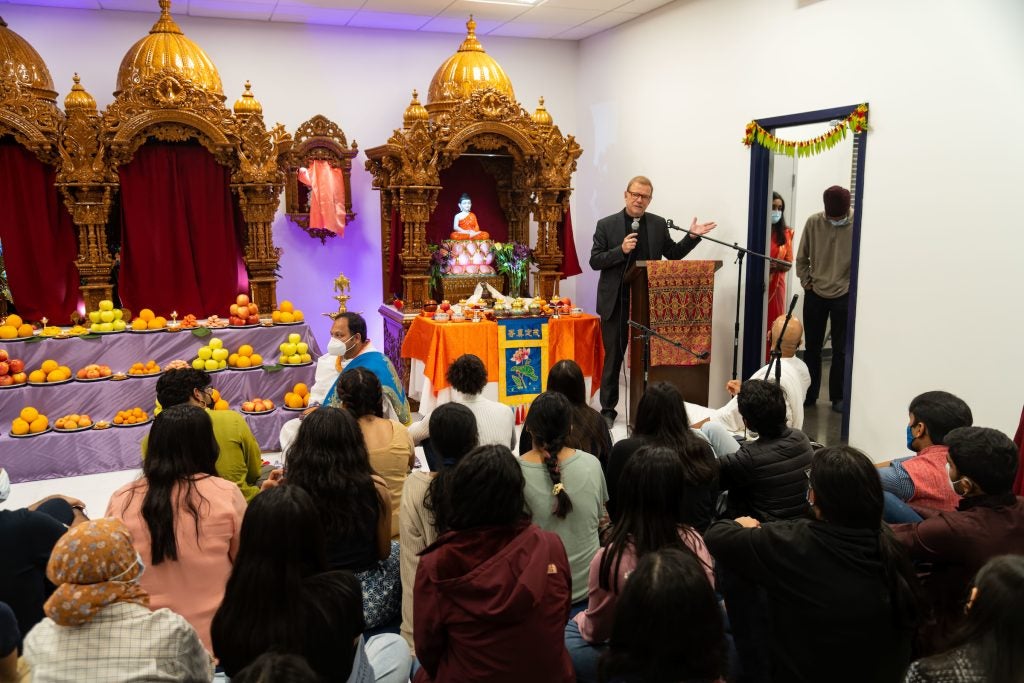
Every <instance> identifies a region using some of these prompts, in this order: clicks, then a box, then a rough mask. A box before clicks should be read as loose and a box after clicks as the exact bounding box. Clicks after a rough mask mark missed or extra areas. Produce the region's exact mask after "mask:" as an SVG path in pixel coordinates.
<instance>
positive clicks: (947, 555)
mask: <svg viewBox="0 0 1024 683" xmlns="http://www.w3.org/2000/svg"><path fill="white" fill-rule="evenodd" d="M946 445H947V446H948V447H949V454H948V456H947V457H948V464H947V467H948V468H949V480H950V485H951V486H952V487H953V490H954V491H956V493H957V495H958V496H961V500H960V504H959V505H958V506H957V509H956V510H955V511H953V512H936V513H933V514H932V515H931V516H929V517H926V518H925V519H924V521H922V522H918V523H916V524H896V525H893V527H892V529H893V531H894V532H895V534H896V538H897V540H898V541H899V542H901V543H902V544H903V545H904V546H906V548H907V549H908V550H909V552H910V558H911V559H912V560H914V561H915V562H918V563H930V565H931V571H930V573H929V574H928V575H927V576H926V577H925V578H924V585H925V589H926V590H927V592H928V594H929V596H930V598H931V601H932V607H933V608H934V610H935V617H936V623H935V624H934V625H933V628H931V629H929V631H932V632H930V633H926V634H925V642H926V644H927V645H931V646H935V645H937V644H939V643H941V641H942V640H943V638H944V637H945V636H948V635H949V633H950V632H951V629H952V628H953V627H954V626H955V625H956V624H957V623H958V622H959V621H960V620H962V618H963V614H964V604H965V603H966V601H967V592H968V588H969V587H970V581H971V577H973V576H974V575H975V574H976V573H977V572H978V570H979V569H981V567H982V566H984V564H985V563H986V562H988V561H989V560H990V559H992V558H993V557H995V556H996V555H1003V554H1006V553H1014V554H1018V555H1020V554H1024V498H1019V497H1017V496H1015V495H1013V491H1012V490H1011V489H1012V486H1013V480H1014V476H1015V475H1016V474H1017V466H1018V461H1017V459H1018V454H1017V447H1016V446H1015V445H1014V443H1013V442H1012V441H1010V438H1009V437H1008V436H1006V435H1005V434H1003V433H1002V432H1000V431H998V430H995V429H989V428H987V427H960V428H958V429H954V430H953V431H951V432H950V433H949V434H947V435H946Z"/></svg>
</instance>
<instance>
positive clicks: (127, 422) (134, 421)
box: [111, 406, 153, 427]
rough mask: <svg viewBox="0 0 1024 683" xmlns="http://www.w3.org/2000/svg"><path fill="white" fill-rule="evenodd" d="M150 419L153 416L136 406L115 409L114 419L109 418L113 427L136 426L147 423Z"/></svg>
mask: <svg viewBox="0 0 1024 683" xmlns="http://www.w3.org/2000/svg"><path fill="white" fill-rule="evenodd" d="M152 421H153V418H151V417H150V416H149V414H148V413H147V412H146V411H145V410H143V409H142V408H139V407H138V406H136V407H134V408H129V409H128V410H119V411H117V415H115V416H114V419H113V420H111V422H113V423H114V426H115V427H138V426H141V425H144V424H149V423H150V422H152Z"/></svg>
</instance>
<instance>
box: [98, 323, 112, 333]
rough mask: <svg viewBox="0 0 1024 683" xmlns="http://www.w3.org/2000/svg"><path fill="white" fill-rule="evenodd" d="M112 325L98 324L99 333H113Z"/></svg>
mask: <svg viewBox="0 0 1024 683" xmlns="http://www.w3.org/2000/svg"><path fill="white" fill-rule="evenodd" d="M113 331H114V323H100V332H113Z"/></svg>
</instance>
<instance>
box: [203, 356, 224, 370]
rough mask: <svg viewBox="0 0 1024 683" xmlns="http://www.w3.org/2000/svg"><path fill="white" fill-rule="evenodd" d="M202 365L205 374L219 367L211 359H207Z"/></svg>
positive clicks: (218, 364)
mask: <svg viewBox="0 0 1024 683" xmlns="http://www.w3.org/2000/svg"><path fill="white" fill-rule="evenodd" d="M203 365H204V367H205V369H206V371H207V372H209V371H210V370H216V369H217V368H219V367H220V363H218V362H217V361H215V360H214V359H212V358H208V359H206V360H205V361H203Z"/></svg>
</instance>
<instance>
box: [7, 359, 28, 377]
mask: <svg viewBox="0 0 1024 683" xmlns="http://www.w3.org/2000/svg"><path fill="white" fill-rule="evenodd" d="M8 365H10V366H11V374H12V375H17V374H18V373H19V372H21V371H22V370H24V369H25V361H23V360H22V359H20V358H12V359H11V360H10V362H9V363H8Z"/></svg>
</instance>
